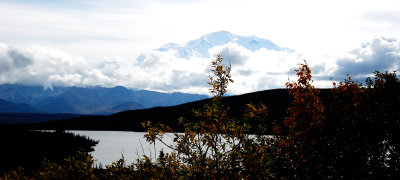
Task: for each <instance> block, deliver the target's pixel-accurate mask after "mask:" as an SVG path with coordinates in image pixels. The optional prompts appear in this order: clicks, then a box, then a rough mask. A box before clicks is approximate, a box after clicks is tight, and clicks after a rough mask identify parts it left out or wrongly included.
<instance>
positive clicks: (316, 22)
mask: <svg viewBox="0 0 400 180" xmlns="http://www.w3.org/2000/svg"><path fill="white" fill-rule="evenodd" d="M0 27H1V28H0V84H2V83H15V84H26V85H41V86H43V87H44V88H52V87H54V86H104V87H113V86H117V85H122V86H126V87H129V88H135V89H146V90H155V91H161V92H188V93H201V94H205V93H207V92H208V89H209V87H208V85H207V81H208V75H209V74H210V71H209V67H210V62H211V60H212V59H213V58H215V55H216V54H219V53H220V52H222V51H223V52H224V53H225V55H226V56H229V58H232V59H235V58H236V59H238V62H240V63H237V64H233V66H232V78H233V79H234V80H235V83H233V84H232V85H230V86H229V89H228V90H229V92H230V93H232V94H242V93H247V92H252V91H259V90H265V89H274V88H283V87H284V84H285V82H287V81H292V80H295V79H296V77H294V76H293V75H294V73H293V70H294V69H295V68H296V67H297V64H298V63H301V62H303V59H306V60H307V62H308V63H309V65H310V66H311V69H312V70H313V76H314V80H315V81H314V84H315V85H316V86H317V87H332V85H331V84H332V81H341V80H343V79H344V78H345V75H346V74H350V76H352V77H355V78H356V79H360V80H363V79H364V78H365V77H367V76H371V74H372V72H373V71H374V70H379V71H393V70H399V69H400V67H399V64H400V41H399V40H398V39H400V34H399V32H400V1H397V0H380V1H369V0H363V1H358V0H355V1H342V0H337V1H317V0H316V1H311V0H303V1H295V0H293V1H289V0H281V1H265V0H249V1H240V0H209V1H208V0H206V1H201V0H146V1H139V0H113V1H106V0H62V1H61V0H0ZM221 30H226V31H229V32H231V33H233V34H235V35H240V36H249V37H250V36H256V37H258V38H262V39H268V40H270V41H272V42H273V43H275V44H276V45H278V46H279V47H285V48H289V49H292V50H293V51H290V52H289V51H274V50H267V49H260V50H257V51H251V50H248V49H246V48H245V47H242V46H240V45H237V44H234V43H229V44H226V45H221V46H218V47H213V48H211V49H209V53H210V57H198V56H195V55H194V56H191V57H190V58H180V57H177V55H176V52H174V51H172V50H171V51H167V52H160V51H157V49H158V48H160V47H162V46H163V45H164V44H166V43H177V44H185V43H187V42H189V41H191V40H196V39H199V38H200V37H202V36H203V35H206V34H209V33H212V32H216V31H221ZM143 54H146V59H145V60H143V61H139V60H138V57H139V56H140V55H143Z"/></svg>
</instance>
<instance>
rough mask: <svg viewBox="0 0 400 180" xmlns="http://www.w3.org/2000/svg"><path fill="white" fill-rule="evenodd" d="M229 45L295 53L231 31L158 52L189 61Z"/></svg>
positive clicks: (163, 48) (141, 57)
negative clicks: (215, 48) (174, 54)
mask: <svg viewBox="0 0 400 180" xmlns="http://www.w3.org/2000/svg"><path fill="white" fill-rule="evenodd" d="M228 43H236V44H238V45H240V46H243V47H244V48H246V49H248V50H251V51H256V50H259V49H261V48H265V49H268V50H275V51H289V52H292V51H293V50H291V49H287V48H282V47H279V46H277V45H276V44H274V43H273V42H271V41H270V40H267V39H261V38H258V37H255V36H239V35H235V34H233V33H231V32H229V31H218V32H213V33H210V34H206V35H204V36H202V37H201V38H200V39H196V40H192V41H189V42H187V43H186V44H175V43H167V44H165V45H163V46H161V47H160V48H158V49H156V50H157V51H160V52H163V51H170V50H174V51H176V55H177V57H179V58H185V59H189V58H190V57H191V56H197V57H203V58H209V57H210V54H209V52H208V50H209V49H210V48H212V47H214V46H222V45H225V44H228ZM145 58H146V56H145V55H144V54H142V55H140V56H139V57H138V58H137V60H139V61H142V60H143V59H145Z"/></svg>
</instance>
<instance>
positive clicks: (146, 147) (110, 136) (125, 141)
mask: <svg viewBox="0 0 400 180" xmlns="http://www.w3.org/2000/svg"><path fill="white" fill-rule="evenodd" d="M67 132H72V133H74V134H79V135H83V136H88V137H89V138H91V139H93V140H96V141H97V140H98V141H99V143H98V144H97V145H96V146H95V147H94V151H93V152H91V155H92V156H93V158H94V159H95V160H96V161H95V164H96V165H101V166H102V167H103V168H104V167H105V165H110V164H111V163H112V162H113V161H117V160H119V159H120V158H121V157H122V155H123V156H124V158H125V160H126V162H127V165H128V164H130V163H132V162H134V161H135V160H136V159H137V158H138V157H142V155H147V156H148V157H151V158H152V159H153V160H155V159H156V158H157V157H158V154H159V151H160V150H161V149H162V150H163V151H164V152H171V150H170V149H169V148H168V147H166V146H165V145H163V144H161V142H156V144H155V146H154V145H153V144H151V145H150V143H149V142H147V141H146V138H144V135H145V134H146V133H145V132H128V131H67ZM172 141H173V137H172V134H166V135H164V142H166V143H168V144H172Z"/></svg>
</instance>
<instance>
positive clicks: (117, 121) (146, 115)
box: [31, 89, 330, 132]
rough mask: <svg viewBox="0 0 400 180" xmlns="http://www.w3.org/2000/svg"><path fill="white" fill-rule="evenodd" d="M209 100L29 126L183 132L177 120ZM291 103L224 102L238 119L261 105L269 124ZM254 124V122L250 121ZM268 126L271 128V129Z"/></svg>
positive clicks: (273, 99) (279, 98)
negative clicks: (155, 127) (147, 125)
mask: <svg viewBox="0 0 400 180" xmlns="http://www.w3.org/2000/svg"><path fill="white" fill-rule="evenodd" d="M320 96H321V98H322V100H323V102H325V103H329V99H330V90H329V89H321V94H320ZM210 100H211V99H204V100H200V101H195V102H190V103H185V104H181V105H176V106H169V107H154V108H149V109H139V110H129V111H123V112H119V113H116V114H112V115H109V116H105V115H104V116H103V115H96V116H81V117H77V118H72V119H66V120H56V121H50V122H44V123H38V124H32V125H31V126H32V128H33V129H64V130H117V131H139V132H140V131H145V129H143V128H142V127H141V124H140V123H141V122H145V121H152V122H160V123H164V124H167V125H169V126H171V127H172V128H173V129H174V130H175V131H182V126H181V125H179V123H178V118H179V117H184V118H189V119H192V118H193V112H192V111H193V109H200V108H202V107H203V106H204V105H205V104H206V103H208V102H210ZM290 102H291V97H290V96H289V93H288V90H286V89H274V90H265V91H259V92H253V93H248V94H243V95H236V96H227V97H224V98H223V103H224V105H226V106H229V107H230V111H231V113H232V115H233V116H234V117H238V118H240V117H241V116H242V114H243V112H244V110H245V107H246V104H255V105H256V104H260V103H262V104H264V105H266V106H267V107H268V110H269V117H268V119H269V121H268V122H269V123H271V124H272V123H273V122H274V121H278V120H280V119H282V118H284V117H285V115H286V109H287V107H288V105H289V103H290ZM253 123H254V124H253V125H256V124H255V123H256V122H253ZM270 127H271V126H270Z"/></svg>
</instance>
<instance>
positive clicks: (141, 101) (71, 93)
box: [0, 84, 208, 114]
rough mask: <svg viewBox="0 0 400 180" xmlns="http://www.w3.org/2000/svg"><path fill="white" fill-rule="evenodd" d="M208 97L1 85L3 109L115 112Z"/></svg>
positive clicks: (94, 88) (0, 103)
mask: <svg viewBox="0 0 400 180" xmlns="http://www.w3.org/2000/svg"><path fill="white" fill-rule="evenodd" d="M205 98H208V97H207V96H205V95H196V94H186V93H161V92H155V91H147V90H133V89H128V88H125V87H122V86H117V87H113V88H106V87H97V86H96V87H53V88H52V89H44V88H43V87H42V86H26V85H17V84H2V85H0V108H1V109H0V112H3V113H4V112H13V113H74V114H112V113H116V112H120V111H125V110H133V109H144V108H150V107H155V106H172V105H177V104H182V103H186V102H190V101H195V100H200V99H205Z"/></svg>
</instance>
